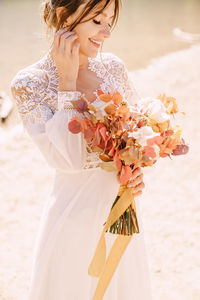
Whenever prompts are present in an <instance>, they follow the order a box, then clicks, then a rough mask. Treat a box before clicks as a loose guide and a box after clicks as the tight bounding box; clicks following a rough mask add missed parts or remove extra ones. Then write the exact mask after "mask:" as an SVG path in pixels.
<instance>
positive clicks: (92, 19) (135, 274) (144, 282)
mask: <svg viewBox="0 0 200 300" xmlns="http://www.w3.org/2000/svg"><path fill="white" fill-rule="evenodd" d="M43 4H44V6H43V9H44V14H43V15H44V20H45V22H46V24H47V26H48V28H49V29H53V31H54V38H53V42H52V45H51V47H50V49H49V50H48V52H47V53H46V54H45V55H44V56H43V57H42V58H41V59H40V60H39V61H37V62H35V63H34V64H32V65H30V66H28V67H26V68H24V69H22V70H20V71H19V72H18V73H17V74H16V75H15V77H14V78H13V79H12V82H11V90H12V94H13V97H14V100H15V101H16V104H17V107H18V112H19V114H20V117H21V119H22V122H23V125H24V128H25V129H26V130H27V132H28V134H29V135H30V137H31V138H32V140H33V141H34V142H35V143H36V145H37V146H38V148H39V149H40V151H41V153H42V154H43V156H44V157H45V159H46V160H47V162H48V164H49V165H50V166H51V167H52V168H54V169H55V180H54V186H53V188H52V190H51V194H50V196H49V197H48V199H46V202H45V205H44V209H43V212H42V217H41V221H40V227H39V231H38V236H37V240H36V244H35V249H34V255H33V267H32V273H31V283H30V292H29V300H80V299H81V300H92V299H93V295H94V292H95V289H96V287H97V284H98V278H95V277H92V276H89V275H88V267H89V264H90V262H91V259H92V257H93V255H94V251H95V249H96V245H97V242H98V240H99V237H100V235H101V232H102V229H103V224H104V222H105V221H106V219H107V216H108V214H109V211H110V209H111V206H112V203H113V201H114V197H115V196H116V194H117V192H118V188H119V184H118V182H117V179H116V174H114V173H113V172H105V171H104V170H102V169H101V168H100V166H99V163H100V162H101V161H100V159H99V157H98V155H96V154H95V153H92V151H91V149H90V147H89V146H88V145H87V144H86V142H85V140H84V139H83V137H82V135H80V134H77V135H74V134H72V133H71V132H69V131H68V127H67V124H68V122H69V121H70V119H71V118H72V117H73V116H79V117H82V116H81V115H80V114H79V113H78V112H77V111H75V110H74V108H73V106H72V103H71V101H72V100H77V99H80V97H81V96H83V95H84V96H85V97H86V99H87V101H88V103H93V105H94V106H96V108H99V107H100V100H99V99H98V97H97V90H98V89H101V90H102V91H103V92H104V93H108V92H110V91H111V88H115V89H117V90H118V91H119V92H120V93H121V94H122V96H123V98H124V100H125V101H127V102H129V103H130V104H133V103H136V102H137V100H139V96H138V94H137V93H136V90H135V88H134V87H133V86H132V83H131V81H130V80H129V76H128V71H127V69H126V67H125V65H124V63H123V62H122V60H121V59H120V58H118V57H117V56H115V55H114V54H112V53H102V52H100V51H99V49H100V47H101V46H102V44H103V42H104V40H105V39H106V38H109V37H110V35H111V28H112V27H113V26H114V25H115V24H116V22H117V19H118V15H119V9H120V6H121V4H120V0H107V1H106V0H86V1H85V0H63V1H61V0H57V1H55V0H54V1H53V0H51V1H50V0H46V1H45V2H44V3H43ZM129 185H130V187H131V188H132V192H133V194H134V196H135V197H136V199H135V200H136V207H137V215H138V222H139V225H140V233H139V234H135V235H134V236H133V238H132V240H131V242H130V243H129V245H128V248H127V249H126V251H125V253H124V255H123V256H122V258H121V260H120V262H119V265H118V267H117V269H116V271H115V273H114V275H113V277H112V279H111V281H110V284H109V286H108V288H107V290H106V292H105V294H104V297H103V299H104V300H122V299H125V300H150V299H151V287H150V276H149V269H148V261H147V256H146V252H145V243H144V236H143V228H142V221H141V215H140V210H139V202H138V196H139V195H141V194H142V189H143V188H144V183H143V174H142V170H141V168H139V167H135V168H134V170H133V175H132V178H131V181H130V184H129ZM36 188H37V187H36ZM114 239H115V235H114V234H111V233H109V232H107V233H106V245H107V249H108V251H109V249H110V247H111V245H112V243H113V241H114ZM98 300H100V299H98Z"/></svg>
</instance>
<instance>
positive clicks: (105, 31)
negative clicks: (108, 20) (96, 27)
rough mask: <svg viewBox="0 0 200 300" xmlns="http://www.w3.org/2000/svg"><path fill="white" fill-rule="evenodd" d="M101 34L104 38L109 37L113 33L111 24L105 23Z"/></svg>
mask: <svg viewBox="0 0 200 300" xmlns="http://www.w3.org/2000/svg"><path fill="white" fill-rule="evenodd" d="M101 34H102V35H103V37H104V38H109V37H110V35H111V32H110V27H109V25H108V24H107V25H105V26H104V28H103V29H102V30H101Z"/></svg>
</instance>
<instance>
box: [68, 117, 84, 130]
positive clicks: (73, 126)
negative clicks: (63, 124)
mask: <svg viewBox="0 0 200 300" xmlns="http://www.w3.org/2000/svg"><path fill="white" fill-rule="evenodd" d="M68 129H69V131H71V132H72V133H74V134H77V133H79V132H81V131H82V120H81V119H79V118H78V117H74V118H72V119H71V121H70V122H69V123H68Z"/></svg>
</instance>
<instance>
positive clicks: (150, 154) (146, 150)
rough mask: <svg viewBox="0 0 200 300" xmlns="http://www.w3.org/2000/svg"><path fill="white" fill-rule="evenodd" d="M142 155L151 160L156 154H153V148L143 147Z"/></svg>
mask: <svg viewBox="0 0 200 300" xmlns="http://www.w3.org/2000/svg"><path fill="white" fill-rule="evenodd" d="M143 153H144V154H146V155H147V156H148V157H151V158H155V157H156V152H155V150H154V148H153V147H149V146H145V147H144V151H143Z"/></svg>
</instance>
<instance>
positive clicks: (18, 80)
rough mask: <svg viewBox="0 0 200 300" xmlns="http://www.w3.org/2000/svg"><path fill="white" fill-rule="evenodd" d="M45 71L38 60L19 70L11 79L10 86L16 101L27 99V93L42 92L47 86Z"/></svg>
mask: <svg viewBox="0 0 200 300" xmlns="http://www.w3.org/2000/svg"><path fill="white" fill-rule="evenodd" d="M48 81H49V80H48V75H47V72H46V71H45V70H44V69H42V68H41V67H40V64H39V63H38V62H36V63H34V64H32V65H30V66H27V67H25V68H23V69H21V70H19V71H18V72H17V73H16V74H15V75H14V77H13V78H12V79H11V82H10V88H11V92H12V94H13V96H14V98H15V99H16V100H17V101H18V100H20V101H22V100H23V99H24V100H27V96H28V95H33V94H34V95H36V94H38V93H39V94H42V91H43V90H46V88H47V87H48Z"/></svg>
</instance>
